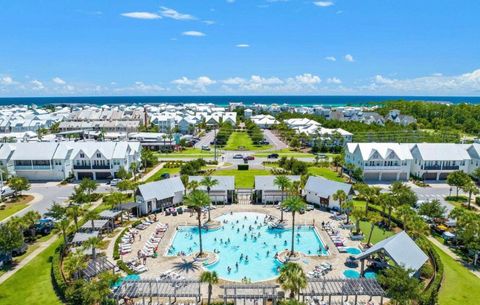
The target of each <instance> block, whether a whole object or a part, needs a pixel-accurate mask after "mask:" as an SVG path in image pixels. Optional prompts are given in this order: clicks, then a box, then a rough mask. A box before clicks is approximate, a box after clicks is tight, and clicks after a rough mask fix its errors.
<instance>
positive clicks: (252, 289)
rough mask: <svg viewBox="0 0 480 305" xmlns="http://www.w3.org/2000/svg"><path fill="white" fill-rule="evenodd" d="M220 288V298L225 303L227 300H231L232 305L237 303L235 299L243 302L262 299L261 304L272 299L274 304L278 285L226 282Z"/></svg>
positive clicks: (264, 304)
mask: <svg viewBox="0 0 480 305" xmlns="http://www.w3.org/2000/svg"><path fill="white" fill-rule="evenodd" d="M220 288H222V289H223V294H222V295H220V298H222V299H223V303H224V304H225V305H226V304H227V300H233V303H234V305H236V304H237V300H243V304H245V303H246V301H249V300H255V301H256V300H262V304H263V305H266V304H267V301H268V300H272V304H273V305H275V304H276V303H277V299H278V293H277V288H278V285H273V284H228V285H223V286H220Z"/></svg>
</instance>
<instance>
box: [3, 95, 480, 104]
mask: <svg viewBox="0 0 480 305" xmlns="http://www.w3.org/2000/svg"><path fill="white" fill-rule="evenodd" d="M390 100H408V101H428V102H443V103H451V104H459V103H471V104H480V96H475V97H472V96H468V97H467V96H340V95H332V96H327V95H323V96H86V97H83V96H78V97H11V98H10V97H7V98H0V105H12V104H14V105H32V104H35V105H39V106H41V105H48V104H55V105H71V104H91V105H113V104H141V105H144V104H162V103H165V104H186V103H198V104H200V103H212V104H216V105H219V106H226V105H228V104H229V103H230V102H242V103H243V104H245V105H253V104H267V105H270V104H279V105H280V104H288V105H291V106H312V105H324V106H347V105H352V106H361V105H367V104H369V103H381V102H384V101H390Z"/></svg>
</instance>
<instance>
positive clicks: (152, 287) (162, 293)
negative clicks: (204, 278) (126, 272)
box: [113, 279, 202, 305]
mask: <svg viewBox="0 0 480 305" xmlns="http://www.w3.org/2000/svg"><path fill="white" fill-rule="evenodd" d="M200 284H201V283H200V281H197V280H171V279H140V280H124V281H123V282H122V284H121V285H120V287H118V289H117V290H116V291H115V292H114V294H113V296H114V299H115V301H116V303H117V304H119V301H120V300H121V299H125V298H128V299H136V298H141V299H142V303H141V304H142V305H145V304H151V303H152V301H153V298H157V302H158V303H160V298H168V303H170V304H171V303H172V302H171V300H172V298H173V299H174V301H176V299H177V298H187V299H195V301H196V302H197V303H199V302H200V301H201V297H202V294H201V291H200V288H201V285H200ZM146 299H148V301H146Z"/></svg>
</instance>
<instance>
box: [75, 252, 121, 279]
mask: <svg viewBox="0 0 480 305" xmlns="http://www.w3.org/2000/svg"><path fill="white" fill-rule="evenodd" d="M110 270H113V272H115V265H114V264H113V263H112V262H110V261H109V260H108V259H107V258H106V257H104V256H99V257H96V258H95V259H94V260H93V259H92V260H90V261H89V262H88V264H87V267H86V268H85V269H83V275H84V276H85V277H87V278H91V277H94V276H96V275H97V274H99V273H102V272H104V271H110Z"/></svg>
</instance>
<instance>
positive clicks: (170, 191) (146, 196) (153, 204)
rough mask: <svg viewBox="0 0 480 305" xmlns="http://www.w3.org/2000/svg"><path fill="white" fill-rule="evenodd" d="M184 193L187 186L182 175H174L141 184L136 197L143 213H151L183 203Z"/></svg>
mask: <svg viewBox="0 0 480 305" xmlns="http://www.w3.org/2000/svg"><path fill="white" fill-rule="evenodd" d="M184 193H185V187H184V186H183V183H182V180H181V179H180V177H173V178H168V179H164V180H159V181H155V182H150V183H145V184H141V185H139V186H138V190H137V192H136V199H137V202H138V203H139V204H140V211H141V214H150V213H152V212H157V211H158V212H161V211H163V210H164V209H165V208H169V207H174V206H177V205H179V204H181V203H182V201H183V195H184Z"/></svg>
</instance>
